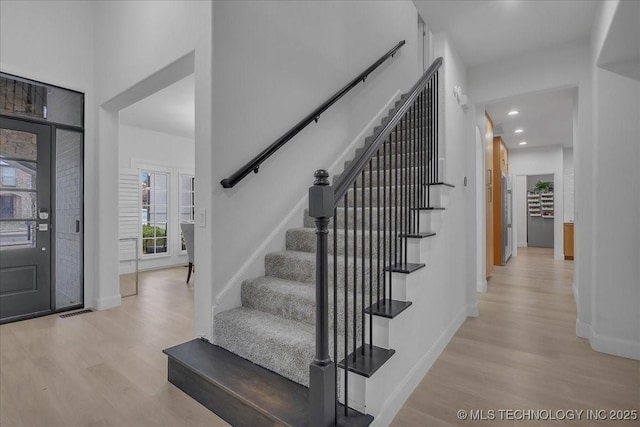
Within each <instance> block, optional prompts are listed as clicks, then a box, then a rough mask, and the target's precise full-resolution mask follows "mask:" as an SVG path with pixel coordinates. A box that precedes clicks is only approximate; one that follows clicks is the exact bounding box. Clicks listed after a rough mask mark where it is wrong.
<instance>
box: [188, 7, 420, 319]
mask: <svg viewBox="0 0 640 427" xmlns="http://www.w3.org/2000/svg"><path fill="white" fill-rule="evenodd" d="M213 9H214V13H213V15H214V24H213V40H214V49H213V52H214V57H213V76H214V78H213V92H214V98H213V99H214V101H213V116H212V117H213V122H212V123H213V138H212V141H213V143H212V150H213V153H212V154H213V163H212V170H213V173H214V177H215V179H214V180H213V186H212V195H213V202H212V209H213V214H212V215H211V223H212V227H213V236H212V250H213V255H212V257H211V259H210V261H211V262H212V280H211V281H210V282H209V283H211V284H212V285H211V286H212V290H213V294H214V300H210V301H203V300H199V301H197V302H196V304H198V305H201V304H202V306H203V307H202V309H203V310H204V305H205V304H207V303H209V304H210V303H212V302H213V303H214V304H217V303H218V302H219V301H218V298H217V297H216V296H218V295H219V293H220V292H221V291H222V290H224V289H229V288H230V287H231V288H234V289H236V290H237V289H238V288H237V286H239V285H240V282H241V279H242V277H238V276H235V275H236V273H238V271H239V270H240V268H241V267H242V266H243V264H244V263H245V262H246V261H247V259H250V258H251V257H252V255H253V254H254V253H255V252H256V248H258V247H259V246H260V244H262V243H263V242H264V241H265V240H266V239H267V237H268V236H269V235H270V233H271V232H272V231H273V229H274V227H276V226H277V225H278V224H279V223H280V222H281V221H282V219H283V218H285V217H286V216H287V215H288V214H289V213H290V212H291V211H292V209H293V208H294V206H295V205H296V203H297V202H298V201H299V200H301V198H303V197H304V196H305V195H306V194H307V191H308V188H309V187H310V186H311V185H312V183H313V173H314V171H315V170H316V169H321V168H325V169H326V168H329V166H331V165H332V163H334V161H335V160H336V159H337V158H338V156H339V155H340V154H341V153H342V152H343V151H344V150H345V149H346V148H347V147H348V146H349V144H350V143H351V142H352V140H354V138H355V137H356V136H357V135H358V134H360V133H361V132H363V131H366V133H370V131H371V129H366V127H367V124H368V123H369V121H370V120H371V119H372V118H373V117H374V116H375V115H376V114H378V112H379V110H380V109H381V108H382V107H383V106H384V105H385V104H386V103H387V102H388V101H389V100H390V99H391V98H393V97H394V94H396V93H397V91H399V90H401V91H406V90H407V89H409V88H410V87H411V85H412V84H413V83H414V82H415V80H416V78H417V62H416V61H417V59H416V46H417V38H416V33H417V12H416V10H415V7H414V5H413V4H412V3H411V2H406V1H401V2H323V1H305V2H288V1H275V2H243V1H237V2H235V1H234V2H215V3H214V6H213ZM400 40H406V41H407V45H406V46H404V47H403V48H402V49H401V50H400V51H399V52H398V53H397V54H396V55H395V57H394V58H392V59H391V60H389V61H387V62H386V63H385V64H384V65H382V66H381V67H380V68H379V69H378V70H377V71H375V72H374V73H373V74H371V75H370V76H369V77H368V78H367V80H366V82H365V83H364V84H363V85H359V86H358V87H357V88H355V89H354V90H353V91H352V92H350V93H349V94H348V95H346V96H345V97H344V98H343V99H341V100H340V101H338V103H336V104H335V105H334V106H333V107H332V108H331V109H329V110H328V111H327V112H325V113H324V114H323V115H322V116H321V117H320V120H319V122H318V123H317V124H312V125H310V126H309V127H308V128H307V129H305V130H304V131H303V132H301V133H300V134H298V136H296V137H295V138H294V139H293V140H292V141H290V142H289V143H288V144H287V145H286V146H284V147H283V148H282V149H281V150H279V151H278V152H277V154H275V155H274V156H273V157H272V158H270V159H269V160H267V161H266V162H265V163H264V164H263V165H262V166H261V168H260V173H259V174H257V175H256V174H250V175H249V176H248V177H247V178H245V179H244V180H243V181H241V182H240V183H239V184H238V185H237V186H236V187H235V188H233V189H223V188H222V186H221V185H220V184H219V181H220V180H221V179H223V178H226V177H228V176H230V175H231V174H232V173H234V172H235V171H236V170H237V169H238V168H240V167H241V166H243V165H244V164H245V163H246V162H248V161H249V160H251V159H252V158H253V157H254V156H255V155H257V154H258V153H259V152H260V151H261V150H263V149H264V148H266V147H267V146H268V145H269V144H271V143H272V142H273V141H274V140H276V139H277V138H278V137H279V136H281V135H282V134H283V133H284V132H286V131H287V130H289V129H290V128H291V127H292V126H293V125H294V124H296V123H297V122H298V121H299V120H301V119H302V118H304V117H305V116H306V115H307V114H308V113H310V112H311V111H312V110H313V109H314V108H316V107H317V106H319V105H320V104H321V103H322V102H323V101H324V100H325V99H327V98H329V97H330V96H331V95H332V94H333V93H334V92H336V91H337V90H339V89H340V88H342V87H343V86H344V85H345V84H346V83H348V82H349V81H350V80H351V79H353V78H354V77H355V76H356V75H358V74H359V73H360V72H362V71H363V70H364V69H365V68H366V67H368V66H369V65H371V64H372V63H373V62H374V61H376V60H377V59H378V58H379V57H380V56H382V54H384V53H385V52H386V51H388V50H389V49H391V48H392V47H393V46H394V45H395V44H396V43H398V42H399V41H400ZM362 142H363V141H361V142H360V144H361V143H362ZM341 170H342V166H341V165H340V167H339V168H337V169H336V170H331V171H330V172H331V173H332V174H334V173H339V172H341ZM296 220H297V223H299V224H301V223H302V215H299V218H296ZM255 264H256V266H258V268H260V269H262V271H263V268H264V267H263V266H264V260H263V259H262V258H261V257H256V258H255ZM243 271H244V270H243ZM251 271H252V273H251V274H258V273H259V271H260V270H257V271H256V270H255V269H254V270H251ZM198 273H200V270H199V271H198ZM247 274H248V273H247ZM225 295H226V293H225ZM234 295H235V296H234V301H233V304H235V305H239V304H240V299H239V292H236V293H235V294H234ZM220 298H222V296H220ZM225 308H228V305H227V306H225ZM208 320H209V319H208Z"/></svg>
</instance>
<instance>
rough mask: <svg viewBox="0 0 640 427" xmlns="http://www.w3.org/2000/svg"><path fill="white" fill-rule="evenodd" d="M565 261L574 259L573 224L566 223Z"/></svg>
mask: <svg viewBox="0 0 640 427" xmlns="http://www.w3.org/2000/svg"><path fill="white" fill-rule="evenodd" d="M564 259H573V223H572V222H565V223H564Z"/></svg>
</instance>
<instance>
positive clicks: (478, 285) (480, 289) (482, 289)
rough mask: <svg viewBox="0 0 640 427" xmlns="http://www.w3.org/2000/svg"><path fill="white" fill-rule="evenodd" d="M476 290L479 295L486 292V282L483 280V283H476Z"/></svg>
mask: <svg viewBox="0 0 640 427" xmlns="http://www.w3.org/2000/svg"><path fill="white" fill-rule="evenodd" d="M476 290H477V291H478V292H480V293H481V294H484V293H485V292H487V280H486V279H485V280H483V281H480V282H478V283H476Z"/></svg>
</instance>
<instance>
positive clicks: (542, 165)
mask: <svg viewBox="0 0 640 427" xmlns="http://www.w3.org/2000/svg"><path fill="white" fill-rule="evenodd" d="M562 151H563V150H562V146H561V145H554V146H551V147H540V148H520V149H512V150H511V151H509V175H510V176H511V180H512V182H515V183H516V185H515V186H514V194H513V199H514V200H515V201H516V203H514V204H513V208H514V209H513V217H514V227H513V230H514V237H513V238H514V241H516V242H518V243H522V242H525V241H526V237H524V238H523V237H522V236H521V235H520V234H521V233H522V231H523V230H526V228H524V229H523V228H522V224H523V223H524V222H526V220H527V210H526V208H524V209H523V208H522V205H521V202H522V200H523V199H525V198H526V186H525V193H524V194H523V193H522V185H518V183H519V182H521V180H519V178H518V177H519V176H523V175H547V174H553V187H554V198H553V199H554V218H553V257H554V258H555V259H558V260H562V259H564V247H563V241H564V240H563V225H562V222H563V218H564V216H563V215H564V214H563V212H564V172H563V167H562V166H563V160H562Z"/></svg>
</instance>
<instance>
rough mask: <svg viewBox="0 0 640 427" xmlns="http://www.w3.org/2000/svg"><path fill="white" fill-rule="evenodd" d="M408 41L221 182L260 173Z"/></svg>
mask: <svg viewBox="0 0 640 427" xmlns="http://www.w3.org/2000/svg"><path fill="white" fill-rule="evenodd" d="M405 43H406V42H405V41H404V40H402V41H401V42H399V43H398V44H397V45H395V46H394V47H393V49H391V50H390V51H389V52H387V53H385V54H384V55H383V56H382V57H381V58H380V59H378V60H377V61H376V62H374V63H373V64H372V65H371V66H370V67H369V68H367V69H366V70H364V71H363V72H362V73H360V75H358V76H357V77H356V78H355V79H353V80H351V82H350V83H349V84H347V85H346V86H345V87H343V88H342V89H340V90H339V91H338V92H336V93H335V94H334V95H333V96H332V97H331V98H329V99H327V100H326V101H325V102H324V103H323V104H322V105H320V106H319V107H318V108H316V109H315V110H314V111H313V112H312V113H311V114H309V115H308V116H307V117H305V118H304V119H302V120H301V121H300V122H298V124H296V125H295V126H294V127H293V128H291V129H290V130H289V131H288V132H287V133H285V134H284V135H282V136H281V137H280V138H278V139H277V140H276V141H275V142H274V143H272V144H271V145H270V146H269V147H267V148H266V149H265V150H263V151H262V152H261V153H260V154H258V155H257V156H256V157H254V158H253V159H252V160H251V161H250V162H249V163H247V164H246V165H244V166H243V167H242V168H240V169H239V170H238V171H236V172H235V173H234V174H233V175H231V176H230V177H229V178H225V179H223V180H222V181H220V184H221V185H222V186H223V187H224V188H232V187H234V186H235V185H236V184H237V183H238V182H240V181H241V180H242V179H243V178H244V177H246V176H247V175H249V174H250V173H251V171H253V172H255V173H258V169H259V168H260V165H261V164H262V162H264V161H265V160H267V159H268V158H269V157H270V156H271V155H272V154H273V153H275V152H276V151H278V149H280V147H282V146H283V145H284V144H286V143H287V142H288V141H289V140H290V139H291V138H293V137H294V136H296V135H297V134H298V133H299V132H300V131H301V130H302V129H304V128H305V127H307V126H308V125H309V124H310V123H311V122H314V121H315V122H316V123H317V122H318V119H319V118H320V115H321V114H322V113H324V112H325V111H326V110H327V109H328V108H329V107H331V106H332V105H333V104H335V103H336V101H338V100H339V99H340V98H342V97H343V96H344V95H345V94H346V93H347V92H349V91H350V90H351V89H353V88H354V87H355V86H357V85H358V83H360V82H364V81H365V79H366V78H367V77H368V76H369V74H371V73H372V72H373V71H374V70H375V69H376V68H378V67H379V66H380V65H381V64H382V63H383V62H385V61H386V60H387V59H389V58H390V57H393V55H395V53H396V52H397V51H398V50H399V49H400V48H401V47H402V46H403V45H404V44H405Z"/></svg>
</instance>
